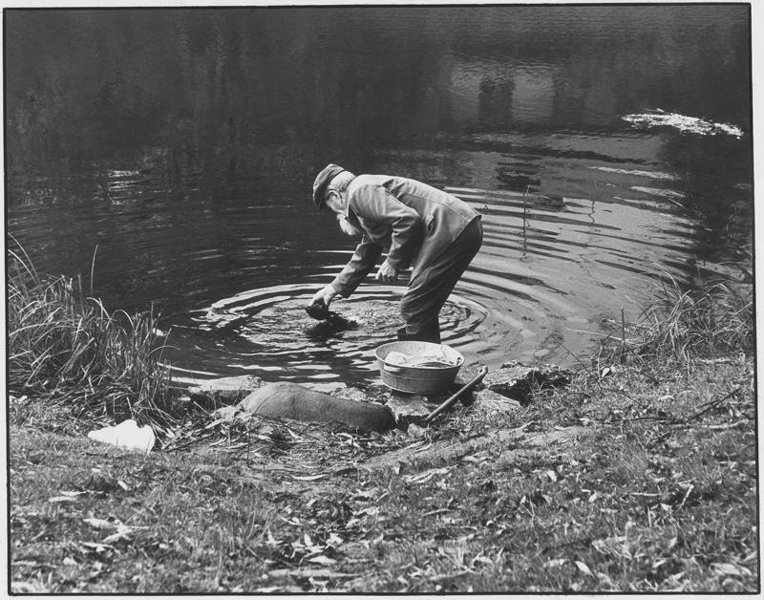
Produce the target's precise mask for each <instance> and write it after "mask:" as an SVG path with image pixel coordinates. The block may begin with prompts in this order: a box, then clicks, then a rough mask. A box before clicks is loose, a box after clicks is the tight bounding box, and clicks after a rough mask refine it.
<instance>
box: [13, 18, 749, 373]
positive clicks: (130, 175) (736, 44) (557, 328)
mask: <svg viewBox="0 0 764 600" xmlns="http://www.w3.org/2000/svg"><path fill="white" fill-rule="evenodd" d="M5 19H6V36H5V40H6V45H5V57H6V63H7V64H6V111H7V115H6V116H7V119H6V144H7V145H6V161H7V165H6V166H7V177H8V178H7V195H6V214H7V229H8V231H9V232H10V233H12V234H13V235H14V236H15V237H16V238H18V240H19V241H20V242H21V243H22V244H23V245H24V247H25V248H26V250H27V251H28V252H29V254H30V255H31V256H32V257H33V259H34V261H35V263H36V265H37V268H38V270H40V271H43V272H49V273H54V274H58V273H66V274H69V275H76V274H78V273H82V274H83V276H84V277H85V278H86V279H87V278H89V273H90V267H91V261H92V260H93V257H94V255H95V270H94V292H95V295H97V296H100V297H102V298H103V300H104V302H105V304H106V306H107V307H108V308H110V309H116V308H124V309H127V310H131V311H132V310H143V309H146V308H148V307H149V306H152V305H153V306H154V308H155V309H156V310H158V311H159V312H160V313H161V315H162V319H161V323H160V327H161V328H162V329H163V330H164V331H167V332H169V336H168V344H170V345H171V346H172V347H173V349H171V350H169V351H168V360H170V361H171V362H173V363H174V364H175V365H176V367H177V373H178V376H179V377H180V378H181V379H184V380H192V379H194V378H204V377H210V376H214V375H229V374H241V373H253V374H257V375H260V376H262V377H263V378H265V379H267V380H283V379H291V380H295V381H302V382H309V381H310V382H314V383H316V382H327V383H332V382H337V381H345V382H351V381H352V382H355V383H363V382H364V381H370V380H372V379H374V378H375V377H376V373H375V371H374V364H373V350H374V348H375V347H376V346H378V345H380V344H382V343H384V342H386V341H389V340H390V339H392V338H393V336H394V331H395V329H397V327H398V326H399V325H400V323H399V318H398V315H397V300H398V298H399V297H400V295H401V293H402V291H403V289H404V287H403V285H395V286H393V285H376V284H375V282H374V281H373V280H370V281H369V282H367V283H366V284H364V285H362V286H361V287H360V288H359V289H358V292H357V293H356V294H355V295H354V296H352V297H351V298H350V299H348V300H338V301H336V302H335V304H334V305H333V307H334V309H335V310H336V311H337V312H338V313H340V314H342V315H343V316H344V317H345V318H347V319H348V320H350V321H352V322H353V323H354V325H353V326H352V327H351V328H332V327H330V326H327V325H321V324H317V323H316V322H314V321H312V320H311V319H310V318H309V317H308V316H307V315H306V314H305V312H304V310H303V306H304V305H305V304H306V303H307V301H308V299H309V298H310V297H311V296H312V294H313V293H314V292H315V291H316V290H317V289H319V288H320V287H321V286H323V285H325V284H326V283H327V282H328V281H330V280H331V278H332V277H333V276H334V274H335V273H336V272H337V271H338V270H339V269H340V268H341V267H342V265H343V264H344V262H345V261H346V260H347V259H348V258H349V256H350V254H351V252H352V248H353V246H354V244H353V242H352V240H349V239H348V238H346V237H344V236H342V235H341V234H340V232H339V231H338V230H337V228H336V226H335V224H334V221H333V219H332V218H331V217H329V216H327V215H324V214H320V215H318V214H316V213H315V212H314V210H313V209H312V205H311V201H310V186H311V182H312V179H313V176H314V175H315V173H316V172H317V171H318V170H319V169H320V168H322V167H323V166H324V165H325V164H326V163H327V162H330V161H331V162H337V163H339V164H342V165H343V166H345V167H346V168H348V169H349V170H351V171H354V172H356V173H392V174H398V175H403V176H408V177H414V178H418V179H421V180H423V181H426V182H429V183H431V184H433V185H436V186H440V187H443V188H446V189H447V190H449V191H451V192H452V193H454V194H456V195H457V196H459V197H461V198H463V199H465V200H466V201H468V202H469V203H470V204H472V205H473V206H474V207H475V208H476V209H477V210H478V211H479V212H480V213H481V214H482V215H483V222H484V228H485V241H484V246H483V249H482V250H481V252H480V254H479V255H478V257H477V258H476V260H475V261H474V263H473V264H472V266H471V267H470V269H469V270H468V272H467V273H466V274H465V277H464V279H463V280H462V281H461V282H460V283H459V285H458V286H457V288H456V290H455V292H454V294H453V295H452V297H451V299H450V301H449V303H448V304H447V306H446V307H445V309H444V311H443V313H442V322H443V330H444V335H443V337H444V342H445V343H448V344H451V345H453V346H454V347H456V348H457V349H458V350H460V351H461V352H462V353H463V354H464V355H465V357H466V358H467V363H468V364H477V363H484V364H487V365H489V366H497V365H498V364H500V363H501V362H503V361H506V360H510V359H517V360H522V361H526V362H534V361H535V362H558V363H565V364H568V363H573V362H575V361H576V360H577V359H578V358H581V359H585V358H586V357H587V356H588V355H589V353H590V352H591V350H592V348H593V347H594V344H596V342H597V340H598V339H600V338H601V337H602V335H603V334H605V333H606V331H607V327H608V324H609V323H613V322H614V321H615V322H620V319H621V309H622V308H623V309H624V311H625V313H626V317H627V318H635V317H636V316H637V315H638V314H639V311H640V309H641V307H642V306H643V303H644V301H645V298H646V297H647V296H648V295H649V292H650V290H651V286H653V285H655V283H656V282H657V281H659V280H660V278H663V277H667V276H671V277H674V278H676V279H678V280H680V281H687V280H688V279H689V278H690V277H691V276H692V275H693V274H694V273H696V272H697V270H698V269H699V268H703V267H704V266H707V265H708V264H709V263H713V264H717V263H726V264H731V265H735V264H741V265H745V264H749V263H750V251H751V250H750V233H751V227H752V216H751V213H752V195H751V145H750V134H749V133H748V132H749V131H750V51H749V15H748V8H747V7H746V6H745V5H716V6H698V5H695V6H658V5H652V6H579V7H572V6H490V7H486V6H483V7H478V6H471V7H469V8H464V7H397V8H396V7H380V8H377V7H371V6H366V7H344V8H339V7H337V8H269V9H264V8H260V9H225V10H223V9H196V10H194V9H179V10H140V9H132V10H116V9H110V10H100V11H99V10H58V11H52V10H48V11H21V10H7V11H6V13H5ZM648 109H662V110H665V111H669V112H676V113H681V114H683V115H689V116H693V117H702V118H704V119H708V120H711V121H715V122H721V123H731V124H734V125H736V126H737V127H740V128H741V129H742V130H743V131H744V132H746V133H745V135H743V136H742V137H741V138H737V137H735V136H730V135H715V136H710V135H709V136H702V135H697V134H689V133H681V132H680V131H678V130H676V129H666V128H659V129H635V128H633V127H632V126H630V125H629V123H627V122H625V121H624V120H623V119H622V117H623V116H625V115H628V114H632V113H640V112H643V111H645V110H648Z"/></svg>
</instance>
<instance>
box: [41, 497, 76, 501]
mask: <svg viewBox="0 0 764 600" xmlns="http://www.w3.org/2000/svg"><path fill="white" fill-rule="evenodd" d="M76 501H77V498H72V497H71V496H52V497H50V498H48V502H76Z"/></svg>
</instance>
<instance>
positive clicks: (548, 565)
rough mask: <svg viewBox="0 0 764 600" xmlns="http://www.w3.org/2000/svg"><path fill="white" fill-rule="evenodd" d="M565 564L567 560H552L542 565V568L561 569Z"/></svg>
mask: <svg viewBox="0 0 764 600" xmlns="http://www.w3.org/2000/svg"><path fill="white" fill-rule="evenodd" d="M566 562H568V559H567V558H553V559H552V560H548V561H546V562H545V563H544V568H551V567H561V566H562V565H564V564H565V563H566Z"/></svg>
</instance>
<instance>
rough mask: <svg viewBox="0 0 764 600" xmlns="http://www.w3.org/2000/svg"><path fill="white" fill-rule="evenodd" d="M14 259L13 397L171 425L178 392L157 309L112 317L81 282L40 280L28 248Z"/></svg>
mask: <svg viewBox="0 0 764 600" xmlns="http://www.w3.org/2000/svg"><path fill="white" fill-rule="evenodd" d="M9 255H10V257H9V264H8V266H9V278H8V381H9V388H10V392H11V393H13V394H14V395H16V396H17V397H23V396H35V397H45V398H48V399H49V400H50V402H51V403H60V402H62V401H65V402H67V403H68V404H69V405H70V406H73V407H76V409H77V410H78V411H79V412H80V413H88V414H89V415H90V416H91V417H94V418H95V417H98V416H99V415H101V416H106V415H108V416H109V417H111V418H113V419H115V420H117V421H121V420H124V419H126V418H135V419H137V420H139V421H142V422H146V423H151V424H152V425H154V426H157V427H159V428H162V427H165V426H166V425H167V424H169V423H170V422H171V421H172V420H173V418H172V416H171V412H172V402H173V397H174V394H173V393H172V390H171V387H170V380H169V373H168V371H167V369H165V368H164V367H162V366H161V365H160V359H161V353H162V347H161V346H159V345H158V344H157V338H156V336H155V334H154V326H155V316H154V314H153V312H152V311H148V312H145V313H141V314H137V315H133V316H130V315H128V314H127V313H125V312H123V311H116V312H114V313H111V314H110V313H109V312H107V310H106V308H105V307H104V306H103V304H102V303H101V302H100V301H99V300H97V299H95V298H93V297H92V296H87V295H86V294H85V293H84V291H83V289H82V283H81V282H80V281H79V280H78V281H75V280H73V279H72V278H67V277H63V276H61V277H55V278H53V277H44V276H41V275H40V274H38V273H37V271H36V270H35V269H34V266H33V265H32V262H31V260H30V259H29V257H28V256H27V255H26V253H25V252H24V250H23V249H22V248H21V247H17V249H16V250H11V251H10V252H9Z"/></svg>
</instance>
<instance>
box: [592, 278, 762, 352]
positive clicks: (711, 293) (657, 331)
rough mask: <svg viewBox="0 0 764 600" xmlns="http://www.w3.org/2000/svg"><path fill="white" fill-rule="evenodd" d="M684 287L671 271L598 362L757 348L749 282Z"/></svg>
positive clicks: (611, 340)
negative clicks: (746, 283) (743, 283)
mask: <svg viewBox="0 0 764 600" xmlns="http://www.w3.org/2000/svg"><path fill="white" fill-rule="evenodd" d="M695 283H696V285H694V286H683V285H681V284H680V283H679V282H678V281H676V279H674V278H673V277H671V276H669V275H667V276H666V277H665V278H664V280H663V282H662V284H661V285H660V287H659V288H657V289H656V291H655V293H654V297H653V300H652V301H651V302H650V303H649V304H648V306H647V308H645V309H644V310H643V311H642V313H641V314H640V316H639V317H638V318H637V320H636V321H635V322H633V323H630V324H628V325H627V324H626V323H625V320H624V322H623V323H622V324H621V331H620V332H619V334H618V338H620V339H617V338H616V336H610V337H609V338H608V339H607V340H605V342H604V343H603V344H602V345H601V347H600V348H599V349H598V352H597V354H596V356H595V358H594V359H593V360H596V362H597V364H602V363H607V362H615V361H617V360H620V361H621V362H626V361H628V360H635V359H637V360H645V359H648V360H649V359H657V360H670V361H674V360H676V361H679V362H684V363H686V362H689V361H691V360H693V359H697V358H710V357H715V356H721V355H725V354H729V353H743V354H746V355H749V354H751V353H752V352H753V347H754V314H753V292H752V289H751V286H750V285H735V284H731V283H725V282H695Z"/></svg>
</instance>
